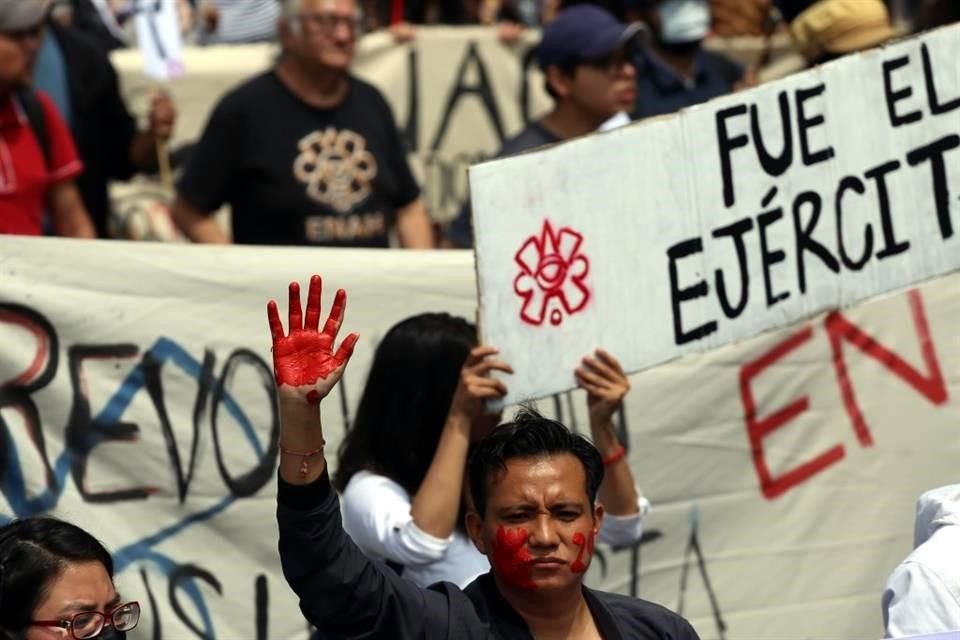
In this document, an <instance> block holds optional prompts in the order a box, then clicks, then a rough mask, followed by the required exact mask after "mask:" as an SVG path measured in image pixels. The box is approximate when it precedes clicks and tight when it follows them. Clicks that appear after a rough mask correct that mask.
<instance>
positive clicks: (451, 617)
mask: <svg viewBox="0 0 960 640" xmlns="http://www.w3.org/2000/svg"><path fill="white" fill-rule="evenodd" d="M279 484H280V486H279V494H278V497H277V501H278V507H277V521H278V523H279V526H280V562H281V564H282V566H283V573H284V576H285V577H286V579H287V582H289V583H290V586H291V587H293V590H294V591H295V592H296V594H297V596H299V598H300V609H301V611H303V613H304V615H305V616H306V618H307V620H308V621H309V622H311V623H312V624H313V625H314V626H315V627H317V630H318V633H317V636H316V637H319V638H323V639H324V640H326V639H334V638H391V639H397V640H403V639H406V638H411V639H412V638H418V639H423V640H488V639H491V640H492V639H496V640H513V639H518V640H520V639H522V640H533V639H532V636H531V634H530V630H529V628H528V627H527V625H526V623H525V622H524V620H523V619H522V618H521V617H520V615H519V614H517V612H516V611H514V610H513V609H512V608H511V607H510V605H509V604H508V603H507V602H506V600H504V598H503V597H502V596H501V595H500V592H499V589H498V588H497V586H496V582H495V581H494V579H493V577H492V575H491V574H489V573H488V574H486V575H484V576H481V577H480V578H477V579H476V580H475V581H474V582H473V583H471V584H470V585H469V586H468V587H467V588H466V589H465V590H463V591H461V590H460V589H459V588H458V587H457V586H456V585H454V584H452V583H449V582H441V583H438V584H435V585H433V586H431V587H430V588H428V589H423V588H420V587H418V586H416V585H415V584H413V583H412V582H409V581H407V580H405V579H404V578H401V577H400V576H399V575H397V574H396V573H395V572H394V571H392V570H391V569H389V568H387V567H386V566H385V565H384V564H382V563H379V562H374V561H371V560H369V559H368V558H367V557H366V556H364V555H363V553H362V552H361V551H360V549H359V548H358V547H357V546H356V545H355V544H354V543H353V541H352V540H350V538H349V536H347V534H346V533H345V532H344V530H343V525H342V522H341V519H340V503H339V501H338V499H337V494H336V493H335V492H334V491H333V488H332V487H331V485H330V478H329V476H328V475H327V472H326V471H324V473H323V475H322V476H320V478H319V479H317V480H316V481H315V482H313V483H312V484H309V485H306V486H294V485H290V484H287V483H286V482H284V481H283V480H282V479H281V480H280V481H279ZM583 595H584V598H585V599H586V601H587V605H588V606H589V607H590V612H591V614H593V619H594V622H595V623H596V625H597V628H598V630H599V631H600V633H601V635H602V636H603V638H604V640H698V638H697V633H696V631H694V630H693V627H691V626H690V623H689V622H687V621H686V620H684V619H683V618H681V617H680V616H678V615H677V614H675V613H672V612H671V611H668V610H667V609H665V608H663V607H661V606H660V605H657V604H653V603H652V602H646V601H644V600H639V599H636V598H629V597H627V596H621V595H617V594H613V593H605V592H603V591H594V590H592V589H588V588H586V587H584V588H583Z"/></svg>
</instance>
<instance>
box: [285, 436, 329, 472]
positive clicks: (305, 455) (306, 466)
mask: <svg viewBox="0 0 960 640" xmlns="http://www.w3.org/2000/svg"><path fill="white" fill-rule="evenodd" d="M326 444H327V443H326V441H325V440H323V441H321V442H320V448H319V449H314V450H313V451H291V450H290V449H287V448H286V447H284V446H283V445H280V452H281V453H286V454H287V455H291V456H300V457H301V458H302V460H301V461H300V477H301V478H306V477H307V473H308V472H309V471H310V463H309V462H308V460H310V458H312V457H313V456H315V455H317V454H318V453H322V452H323V447H324V445H326Z"/></svg>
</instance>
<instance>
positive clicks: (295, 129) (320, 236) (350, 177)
mask: <svg viewBox="0 0 960 640" xmlns="http://www.w3.org/2000/svg"><path fill="white" fill-rule="evenodd" d="M282 8H283V15H282V17H281V19H280V22H279V24H278V36H279V39H280V43H281V46H282V48H283V53H282V55H281V57H280V60H279V62H278V63H277V65H276V67H275V68H274V69H272V70H271V71H269V72H267V73H264V74H262V75H259V76H257V77H255V78H253V79H252V80H250V81H248V82H246V83H244V84H243V85H241V86H240V87H238V88H237V89H235V90H233V91H232V92H230V93H229V94H227V95H226V96H225V97H224V98H223V99H222V100H221V101H220V103H219V104H218V105H217V107H216V108H215V109H214V111H213V114H212V115H211V116H210V120H209V122H208V123H207V127H206V130H205V131H204V132H203V136H202V137H201V139H200V142H199V143H198V144H197V146H196V147H195V149H194V151H193V153H192V154H191V156H190V159H189V160H188V162H187V166H186V167H185V169H184V173H183V176H182V178H181V180H180V184H179V192H178V195H177V200H176V202H175V203H174V207H173V217H174V220H175V221H176V222H177V225H178V226H179V227H180V228H181V229H182V230H183V231H184V233H185V234H186V235H187V236H188V237H189V238H190V239H191V240H193V241H195V242H212V243H226V242H229V241H230V240H229V238H228V236H227V234H226V233H225V232H224V231H223V229H222V228H221V227H220V226H219V225H218V224H217V222H216V221H215V220H214V219H213V218H211V214H212V213H213V212H215V211H216V210H217V209H218V208H220V206H221V205H223V204H224V203H228V204H229V205H230V207H231V210H232V218H231V221H232V230H233V241H234V242H237V243H242V244H272V245H279V244H287V245H289V244H293V245H322V246H341V247H387V246H389V232H390V230H391V229H393V228H396V232H397V237H398V240H399V242H400V245H401V246H403V247H408V248H429V247H431V246H432V244H433V237H432V227H431V224H430V220H429V217H428V216H427V212H426V209H425V207H424V205H423V201H422V199H421V198H420V189H419V187H418V186H417V183H416V181H415V180H414V177H413V174H412V173H411V171H410V167H409V165H408V164H407V160H406V150H405V149H404V144H403V142H402V140H401V138H400V133H399V131H398V130H397V126H396V123H395V122H394V119H393V114H392V113H391V111H390V107H389V106H388V105H387V102H386V100H385V99H384V98H383V96H382V95H381V94H380V92H379V91H378V90H377V89H375V88H374V87H373V86H371V85H369V84H367V83H366V82H363V81H362V80H359V79H357V78H354V77H353V76H351V75H349V66H350V63H351V61H352V59H353V53H354V45H355V43H356V29H357V20H358V16H357V6H356V2H355V0H284V2H283V4H282Z"/></svg>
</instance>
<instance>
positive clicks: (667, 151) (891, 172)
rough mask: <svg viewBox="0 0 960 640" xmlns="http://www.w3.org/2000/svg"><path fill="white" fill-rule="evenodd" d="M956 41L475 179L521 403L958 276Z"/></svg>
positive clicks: (513, 389)
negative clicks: (592, 357)
mask: <svg viewBox="0 0 960 640" xmlns="http://www.w3.org/2000/svg"><path fill="white" fill-rule="evenodd" d="M958 56H960V26H958V27H951V28H946V29H942V30H939V31H936V32H933V33H929V34H926V35H924V36H922V37H919V38H914V39H911V40H907V41H904V42H901V43H898V44H894V45H891V46H889V47H885V48H881V49H877V50H873V51H869V52H866V53H863V54H861V55H856V56H848V57H846V58H843V59H841V60H839V61H837V62H834V63H832V64H829V65H826V66H824V67H818V68H815V69H812V70H809V71H807V72H805V73H801V74H798V75H796V76H793V77H790V78H787V79H785V80H782V81H780V82H777V83H773V84H770V85H765V86H761V87H758V88H756V89H754V90H752V91H749V92H745V93H738V94H734V95H730V96H727V97H724V98H722V99H718V100H715V101H712V102H710V103H708V104H705V105H700V106H698V107H694V108H691V109H689V110H686V111H684V112H682V113H681V114H680V115H679V116H677V117H674V118H668V119H664V120H660V121H655V122H651V123H648V124H644V123H640V124H636V125H632V126H629V127H625V128H622V129H618V130H615V131H612V132H608V133H603V134H598V135H594V136H591V137H588V138H583V139H579V140H575V141H572V142H570V143H567V144H562V145H558V146H556V147H553V148H550V149H547V150H544V151H540V152H534V153H530V154H525V155H521V156H517V157H514V158H508V159H505V160H500V161H495V162H491V163H487V164H483V165H480V166H477V167H474V168H472V169H471V171H470V182H471V192H472V198H473V216H474V227H475V229H476V251H477V270H478V282H479V287H480V302H481V310H480V318H481V329H482V332H483V336H484V341H485V342H487V343H489V344H493V345H496V346H498V347H500V349H501V350H502V354H503V356H504V358H506V359H507V360H509V361H511V362H513V363H514V364H519V365H521V369H522V371H519V372H518V374H517V375H516V376H513V377H512V378H511V380H510V395H509V397H508V399H507V400H508V402H511V401H518V400H523V399H527V398H536V397H542V396H545V395H548V394H551V393H555V392H558V391H562V390H564V389H569V388H571V387H572V386H573V385H574V378H573V373H572V372H573V369H574V367H575V366H576V364H577V363H578V361H579V358H580V357H581V355H582V354H584V353H587V352H588V351H590V350H592V349H593V348H594V347H595V346H597V345H603V346H605V347H607V348H609V349H611V350H612V351H613V352H615V353H617V354H621V356H620V357H621V359H622V361H623V364H624V365H625V367H626V368H627V369H628V370H629V371H638V370H641V369H644V368H647V367H650V366H653V365H655V364H658V363H661V362H664V361H667V360H670V359H672V358H675V357H677V356H678V355H681V354H683V353H688V352H691V351H706V350H710V349H714V348H716V347H718V346H720V345H724V344H729V343H731V342H734V341H737V340H742V339H744V338H747V337H749V336H752V335H755V334H757V333H759V332H762V331H765V330H769V329H772V328H776V327H783V326H785V325H787V324H790V323H792V322H795V321H797V320H799V319H802V318H806V317H809V316H811V315H812V314H815V313H817V312H820V311H824V310H827V309H833V308H839V307H844V306H847V305H850V304H853V303H855V302H857V301H861V300H864V299H867V298H870V297H872V296H875V295H877V294H880V293H883V292H887V291H892V290H895V289H898V288H902V287H904V286H907V285H909V284H911V283H915V282H919V281H922V280H925V279H928V278H931V277H933V276H936V275H938V274H943V273H947V272H949V271H951V270H954V269H957V268H958V267H960V234H958V233H957V230H958V229H957V228H958V227H960V202H958V200H957V195H958V193H960V148H958V147H960V135H958V131H960V128H958V126H957V123H958V122H960V72H958V66H957V65H956V64H955V61H956V60H957V59H958Z"/></svg>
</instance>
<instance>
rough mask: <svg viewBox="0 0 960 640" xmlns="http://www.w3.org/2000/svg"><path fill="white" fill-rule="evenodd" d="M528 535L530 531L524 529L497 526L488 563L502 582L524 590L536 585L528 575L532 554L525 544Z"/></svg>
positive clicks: (534, 588) (529, 589) (533, 588)
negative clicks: (495, 537)
mask: <svg viewBox="0 0 960 640" xmlns="http://www.w3.org/2000/svg"><path fill="white" fill-rule="evenodd" d="M529 537H530V532H529V531H527V530H526V529H504V528H503V526H500V527H498V528H497V540H496V542H495V543H494V545H493V557H492V558H491V559H490V563H491V564H492V565H493V568H494V570H496V572H497V577H498V578H500V579H501V580H503V581H504V582H506V583H508V584H511V585H513V586H515V587H520V588H521V589H524V590H526V591H534V590H536V588H537V585H536V583H535V582H534V581H533V579H532V578H531V577H530V567H531V563H532V562H533V556H532V555H531V554H530V551H529V550H528V549H527V546H526V545H527V538H529Z"/></svg>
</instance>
